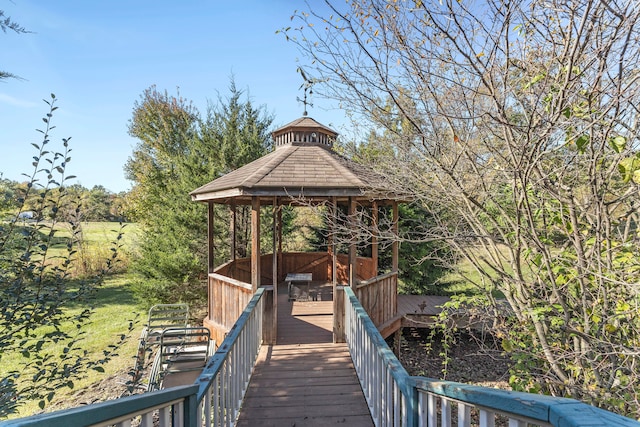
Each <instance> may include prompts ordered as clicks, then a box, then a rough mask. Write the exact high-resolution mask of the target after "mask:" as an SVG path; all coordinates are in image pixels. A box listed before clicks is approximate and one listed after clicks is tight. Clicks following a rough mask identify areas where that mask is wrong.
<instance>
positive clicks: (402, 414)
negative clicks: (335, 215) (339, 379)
mask: <svg viewBox="0 0 640 427" xmlns="http://www.w3.org/2000/svg"><path fill="white" fill-rule="evenodd" d="M344 292H345V299H344V300H345V338H346V341H347V346H348V347H349V351H350V353H351V358H352V360H353V364H354V366H355V369H356V373H357V374H358V378H359V379H360V385H361V386H362V390H363V391H364V393H365V397H366V399H367V403H368V405H369V410H370V412H371V416H372V418H373V421H374V423H375V424H376V426H411V427H413V426H436V425H438V426H442V427H450V426H452V425H457V426H459V427H470V426H471V425H479V426H480V427H492V426H494V425H495V424H496V419H497V418H498V417H503V418H504V419H505V420H507V421H506V422H508V425H509V426H510V427H511V426H513V427H526V426H530V425H533V426H540V427H544V426H553V427H569V426H586V425H588V426H590V427H596V426H597V427H605V426H607V427H609V426H626V427H631V426H636V427H638V426H640V423H639V422H637V421H634V420H631V419H629V418H625V417H623V416H620V415H617V414H614V413H611V412H608V411H605V410H602V409H598V408H596V407H593V406H590V405H587V404H585V403H581V402H578V401H576V400H573V399H565V398H557V397H551V396H543V395H538V394H530V393H520V392H512V391H504V390H496V389H492V388H487V387H479V386H471V385H468V384H461V383H454V382H449V381H440V380H434V379H430V378H423V377H411V376H409V374H408V373H407V371H406V370H405V369H404V367H403V366H402V365H401V364H400V362H399V361H398V359H397V358H396V357H395V355H394V354H393V352H392V351H391V350H390V349H389V347H388V346H387V344H386V342H385V341H384V339H383V338H382V336H381V335H380V333H379V332H378V329H377V328H376V327H375V325H374V324H373V322H372V321H371V319H370V318H369V316H368V315H367V313H366V311H365V310H364V308H363V307H362V305H361V304H360V302H359V301H358V298H357V297H356V295H355V293H354V292H353V290H352V289H350V288H348V287H345V288H344ZM453 407H456V409H457V411H456V413H457V415H456V417H455V418H457V421H456V423H455V424H454V423H453V419H454V417H453V416H452V415H453V411H452V408H453ZM474 412H475V414H473V413H474ZM472 414H473V415H474V416H475V417H477V418H475V420H474V421H473V423H472Z"/></svg>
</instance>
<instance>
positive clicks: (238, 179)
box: [190, 117, 389, 203]
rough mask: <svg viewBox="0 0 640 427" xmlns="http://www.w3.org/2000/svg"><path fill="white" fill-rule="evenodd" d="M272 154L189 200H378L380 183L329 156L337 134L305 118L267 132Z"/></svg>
mask: <svg viewBox="0 0 640 427" xmlns="http://www.w3.org/2000/svg"><path fill="white" fill-rule="evenodd" d="M273 136H274V140H275V146H276V150H275V151H273V152H271V153H269V154H267V155H265V156H263V157H261V158H259V159H258V160H255V161H253V162H251V163H249V164H247V165H245V166H243V167H241V168H240V169H236V170H234V171H232V172H230V173H228V174H226V175H224V176H221V177H220V178H217V179H215V180H214V181H211V182H210V183H208V184H205V185H203V186H202V187H200V188H198V189H196V190H194V191H192V192H191V193H190V194H191V197H192V199H193V200H198V201H207V200H216V201H217V202H221V203H227V202H229V201H231V200H232V199H233V200H235V201H237V202H239V203H243V202H245V203H246V202H249V201H250V200H251V197H253V196H260V197H290V198H292V199H295V198H315V199H317V198H326V197H338V198H342V197H357V198H360V199H371V200H373V199H379V198H381V196H382V194H384V195H385V198H386V196H387V195H388V194H389V189H386V188H384V187H385V186H384V182H383V180H382V178H381V177H380V176H378V175H376V174H375V173H373V172H372V171H370V170H368V169H366V168H364V167H362V166H361V165H359V164H357V163H355V162H353V161H350V160H349V159H346V158H345V157H343V156H341V155H339V154H337V153H336V152H334V151H333V150H332V148H331V147H332V145H333V141H334V140H335V137H336V136H337V133H336V132H335V131H333V130H331V129H330V128H328V127H326V126H324V125H321V124H319V123H318V122H316V121H315V120H313V119H312V118H310V117H303V118H300V119H298V120H295V121H293V122H291V123H289V124H287V125H285V126H283V127H281V128H279V129H278V130H276V131H274V132H273Z"/></svg>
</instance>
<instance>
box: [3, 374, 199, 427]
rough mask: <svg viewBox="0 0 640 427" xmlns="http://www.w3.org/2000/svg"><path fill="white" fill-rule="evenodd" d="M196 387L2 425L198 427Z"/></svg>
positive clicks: (161, 391)
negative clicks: (196, 426)
mask: <svg viewBox="0 0 640 427" xmlns="http://www.w3.org/2000/svg"><path fill="white" fill-rule="evenodd" d="M197 392H198V386H197V385H195V384H194V385H187V386H181V387H175V388H169V389H166V390H160V391H154V392H151V393H144V394H139V395H135V396H129V397H124V398H122V399H116V400H109V401H106V402H101V403H95V404H93V405H87V406H81V407H77V408H73V409H67V410H64V411H57V412H51V413H49V414H40V415H34V416H31V417H27V418H19V419H15V420H10V421H5V422H0V425H2V426H3V427H9V426H21V427H77V426H95V427H102V426H116V427H124V426H131V425H132V421H134V423H135V425H137V426H139V427H153V426H159V427H164V426H176V425H181V426H195V425H196V418H197V417H196V410H197V407H198V403H197V400H196V398H197Z"/></svg>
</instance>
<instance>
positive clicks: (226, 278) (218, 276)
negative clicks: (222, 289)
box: [209, 273, 253, 291]
mask: <svg viewBox="0 0 640 427" xmlns="http://www.w3.org/2000/svg"><path fill="white" fill-rule="evenodd" d="M209 277H213V278H214V279H218V280H222V281H224V282H227V283H230V284H232V285H234V286H237V287H239V288H243V289H246V290H248V291H253V287H252V286H251V284H250V283H245V282H243V281H241V280H236V279H234V278H233V277H229V276H225V275H223V274H218V273H209Z"/></svg>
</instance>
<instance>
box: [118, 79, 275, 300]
mask: <svg viewBox="0 0 640 427" xmlns="http://www.w3.org/2000/svg"><path fill="white" fill-rule="evenodd" d="M271 121H272V119H271V117H269V116H268V115H266V113H264V111H263V110H262V109H261V108H255V107H254V106H253V105H252V104H251V102H250V101H249V100H247V101H242V92H241V91H239V90H237V89H236V87H235V84H234V83H233V82H232V84H231V93H230V96H229V98H228V99H226V100H225V101H224V102H223V100H222V99H219V103H218V105H217V106H213V105H211V106H209V109H208V112H207V116H206V117H205V118H204V119H202V118H201V117H200V114H199V113H198V111H197V110H196V109H195V107H193V105H192V104H191V103H190V102H188V101H186V100H184V99H183V98H181V97H180V96H179V95H178V96H177V97H175V96H170V95H168V94H167V92H164V93H161V92H158V91H157V90H156V89H155V87H151V88H149V89H147V90H146V91H145V92H144V93H143V95H142V96H141V99H140V101H139V102H136V104H135V106H134V113H133V118H132V119H131V121H130V123H129V132H130V134H131V135H132V136H134V137H136V138H138V139H139V141H140V142H139V143H138V145H137V147H136V149H135V150H134V153H133V155H132V156H131V157H130V158H129V160H128V162H127V165H126V168H125V169H126V171H127V174H128V178H129V179H131V180H132V181H133V182H134V186H133V188H132V190H131V193H130V196H129V200H128V202H129V204H130V210H129V213H130V214H131V215H134V216H135V219H136V220H137V221H138V222H139V223H141V225H142V226H143V230H144V233H143V235H142V241H141V245H140V248H141V254H140V258H139V260H138V261H137V262H136V263H135V268H136V270H137V271H138V272H139V273H141V275H142V277H143V279H142V281H140V282H139V284H138V285H139V286H138V288H139V291H140V294H141V295H142V297H143V298H144V299H145V300H146V301H147V302H149V303H150V302H154V301H155V302H175V301H183V302H189V303H197V304H202V302H203V301H204V299H205V298H204V296H205V295H206V286H205V283H206V273H207V249H206V248H207V246H206V245H207V243H206V237H207V221H206V218H207V212H206V206H205V205H203V204H200V203H195V202H192V201H191V198H190V196H189V192H191V191H193V190H194V189H196V188H198V187H199V186H201V185H203V184H205V183H207V182H209V181H212V180H213V179H215V178H216V177H218V176H221V175H222V174H224V173H226V172H229V171H230V170H232V169H235V168H236V167H238V166H239V165H241V164H243V163H244V162H247V161H250V160H253V159H255V158H257V157H259V156H260V155H262V154H263V153H265V150H267V148H268V147H269V143H270V136H269V133H268V128H269V126H270V124H271ZM225 214H226V212H222V211H220V212H219V215H221V216H224V215H225ZM221 222H222V221H218V223H221ZM216 226H217V227H220V229H219V230H218V231H219V234H224V232H225V231H226V230H225V229H224V228H222V227H221V226H220V225H218V224H216ZM217 256H219V257H220V259H228V258H226V257H225V255H224V253H218V254H217Z"/></svg>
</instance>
